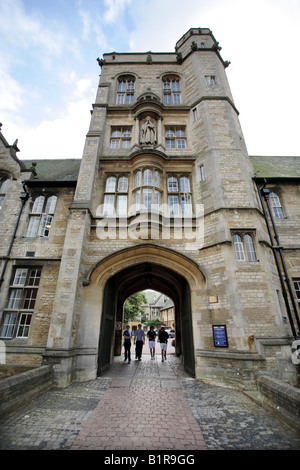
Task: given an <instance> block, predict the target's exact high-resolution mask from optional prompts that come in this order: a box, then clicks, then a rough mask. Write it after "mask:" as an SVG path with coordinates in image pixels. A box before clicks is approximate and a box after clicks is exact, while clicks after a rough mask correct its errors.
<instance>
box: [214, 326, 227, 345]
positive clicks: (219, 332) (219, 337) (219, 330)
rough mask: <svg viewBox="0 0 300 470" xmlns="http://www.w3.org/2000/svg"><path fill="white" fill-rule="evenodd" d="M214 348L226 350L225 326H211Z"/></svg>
mask: <svg viewBox="0 0 300 470" xmlns="http://www.w3.org/2000/svg"><path fill="white" fill-rule="evenodd" d="M212 330H213V336H214V346H215V347H216V348H228V338H227V331H226V325H213V326H212Z"/></svg>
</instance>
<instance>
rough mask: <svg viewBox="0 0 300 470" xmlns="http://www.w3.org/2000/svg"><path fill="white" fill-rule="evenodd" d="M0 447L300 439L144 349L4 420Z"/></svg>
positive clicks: (159, 446) (292, 445) (241, 445)
mask: <svg viewBox="0 0 300 470" xmlns="http://www.w3.org/2000/svg"><path fill="white" fill-rule="evenodd" d="M145 352H146V351H145ZM0 449H6V450H10V449H25V450H29V449H30V450H31V449H35V450H38V449H47V450H52V449H65V450H68V449H101V450H106V451H107V452H109V451H110V450H124V451H132V450H151V451H152V450H157V451H160V450H161V451H162V450H163V451H165V452H166V451H169V450H173V451H175V450H177V449H178V450H181V451H182V450H185V451H187V452H189V451H190V450H202V449H208V450H210V449H213V450H222V449H226V450H227V449H233V450H246V449H256V450H260V449H261V450H273V449H278V450H299V449H300V440H299V435H297V434H296V433H295V432H293V430H292V429H290V428H288V427H286V426H284V425H283V424H282V423H281V422H279V421H278V420H277V419H276V418H274V417H273V416H272V415H270V414H269V413H268V412H266V411H265V410H263V409H262V408H260V407H259V406H258V405H256V404H255V403H254V402H253V401H251V400H250V399H249V398H248V397H247V396H245V395H244V394H243V393H242V392H239V391H236V390H231V389H226V388H223V387H215V386H211V385H207V384H203V383H201V382H197V381H195V380H194V379H191V378H189V377H188V376H187V375H186V374H185V373H184V371H183V369H182V366H181V363H180V360H179V359H178V358H176V357H175V356H174V355H170V356H169V358H168V360H167V361H166V362H164V363H161V362H160V357H159V355H157V357H156V359H155V360H151V359H150V357H149V356H148V355H146V354H144V355H143V359H142V361H141V362H136V361H135V360H133V361H132V363H131V364H127V363H126V364H124V362H123V360H122V358H118V359H117V360H116V361H115V362H114V364H113V365H112V367H111V368H110V370H109V371H108V372H107V373H106V374H105V375H104V376H102V377H101V378H98V379H96V380H94V381H91V382H87V383H73V384H71V385H70V386H69V387H68V388H66V389H64V390H52V391H50V392H48V393H46V394H44V395H43V396H41V397H40V398H39V399H37V400H36V401H35V402H34V403H32V404H30V405H28V406H26V407H25V408H23V409H22V410H21V411H19V412H18V413H16V414H15V415H14V416H12V417H10V418H8V419H6V420H5V421H4V422H3V423H1V424H0Z"/></svg>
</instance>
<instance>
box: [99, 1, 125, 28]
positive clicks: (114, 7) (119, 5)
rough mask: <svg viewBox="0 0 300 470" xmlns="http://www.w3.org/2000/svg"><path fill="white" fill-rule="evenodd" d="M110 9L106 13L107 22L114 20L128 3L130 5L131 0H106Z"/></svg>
mask: <svg viewBox="0 0 300 470" xmlns="http://www.w3.org/2000/svg"><path fill="white" fill-rule="evenodd" d="M104 2H105V4H106V5H107V7H108V10H107V11H106V12H105V14H104V20H105V22H106V23H112V22H114V21H115V20H116V19H117V18H118V17H119V15H120V13H121V12H122V11H123V10H124V8H125V7H126V6H127V5H130V3H131V0H104Z"/></svg>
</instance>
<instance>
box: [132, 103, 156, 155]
mask: <svg viewBox="0 0 300 470" xmlns="http://www.w3.org/2000/svg"><path fill="white" fill-rule="evenodd" d="M136 119H137V121H138V123H139V145H141V146H142V147H145V146H146V147H154V146H156V145H157V143H158V141H159V140H160V139H159V136H160V132H161V119H162V117H161V115H160V114H158V113H156V112H154V111H150V110H145V111H143V112H141V113H139V114H138V116H137V117H136Z"/></svg>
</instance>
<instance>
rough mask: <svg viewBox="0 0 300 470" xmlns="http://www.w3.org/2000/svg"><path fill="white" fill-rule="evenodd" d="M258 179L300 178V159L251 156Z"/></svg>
mask: <svg viewBox="0 0 300 470" xmlns="http://www.w3.org/2000/svg"><path fill="white" fill-rule="evenodd" d="M250 161H251V163H252V166H253V168H254V171H255V173H256V175H255V176H256V177H257V178H299V177H300V157H275V156H271V157H265V156H263V157H262V156H250Z"/></svg>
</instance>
